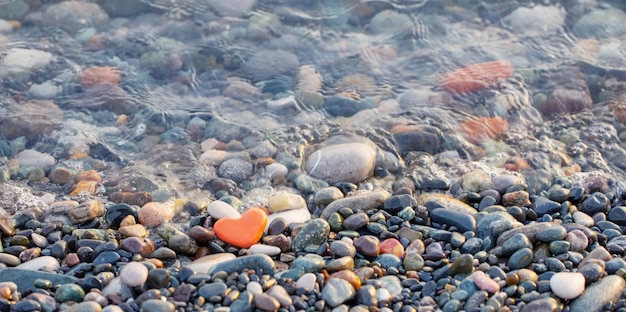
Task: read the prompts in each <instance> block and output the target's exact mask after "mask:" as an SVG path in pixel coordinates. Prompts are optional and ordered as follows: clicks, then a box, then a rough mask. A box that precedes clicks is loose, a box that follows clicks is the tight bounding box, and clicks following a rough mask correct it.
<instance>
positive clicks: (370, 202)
mask: <svg viewBox="0 0 626 312" xmlns="http://www.w3.org/2000/svg"><path fill="white" fill-rule="evenodd" d="M389 196H391V194H389V192H387V191H383V190H377V191H373V192H369V193H363V194H358V195H354V196H349V197H345V198H342V199H338V200H336V201H334V202H332V203H330V204H328V205H327V206H326V207H325V208H324V210H323V211H322V214H321V216H320V217H321V218H324V219H328V217H330V215H331V214H333V213H334V212H337V211H339V209H341V208H345V207H349V208H350V209H352V211H353V212H358V211H363V212H367V211H369V210H372V209H375V208H378V207H380V205H381V204H382V203H384V202H385V201H386V200H387V199H388V198H389Z"/></svg>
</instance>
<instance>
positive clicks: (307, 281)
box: [296, 273, 317, 291]
mask: <svg viewBox="0 0 626 312" xmlns="http://www.w3.org/2000/svg"><path fill="white" fill-rule="evenodd" d="M316 283H317V277H316V276H315V274H313V273H305V274H303V275H302V276H300V278H298V281H297V282H296V288H301V289H304V290H306V291H311V290H314V289H315V285H316Z"/></svg>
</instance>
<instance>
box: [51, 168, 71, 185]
mask: <svg viewBox="0 0 626 312" xmlns="http://www.w3.org/2000/svg"><path fill="white" fill-rule="evenodd" d="M73 178H74V173H73V172H72V171H71V170H70V169H67V168H65V167H56V168H54V169H52V171H50V173H49V174H48V179H50V182H52V183H54V184H56V185H63V184H66V183H70V182H72V180H73Z"/></svg>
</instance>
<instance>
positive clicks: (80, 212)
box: [68, 200, 104, 224]
mask: <svg viewBox="0 0 626 312" xmlns="http://www.w3.org/2000/svg"><path fill="white" fill-rule="evenodd" d="M103 215H104V205H102V202H100V201H99V200H90V201H87V202H84V203H83V204H81V205H80V206H78V207H77V208H76V209H72V210H70V212H69V213H68V217H69V218H70V221H72V223H74V224H80V223H85V222H88V221H91V220H93V219H95V218H97V217H101V216H103Z"/></svg>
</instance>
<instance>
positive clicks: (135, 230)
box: [118, 216, 148, 238]
mask: <svg viewBox="0 0 626 312" xmlns="http://www.w3.org/2000/svg"><path fill="white" fill-rule="evenodd" d="M131 217H132V216H131ZM133 219H134V218H133ZM118 231H119V233H120V234H122V236H124V237H141V238H143V237H147V236H148V230H147V229H146V227H145V226H143V225H141V224H133V225H127V226H122V227H120V228H119V230H118Z"/></svg>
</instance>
